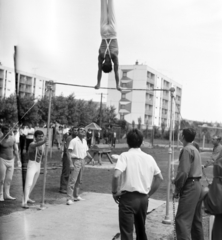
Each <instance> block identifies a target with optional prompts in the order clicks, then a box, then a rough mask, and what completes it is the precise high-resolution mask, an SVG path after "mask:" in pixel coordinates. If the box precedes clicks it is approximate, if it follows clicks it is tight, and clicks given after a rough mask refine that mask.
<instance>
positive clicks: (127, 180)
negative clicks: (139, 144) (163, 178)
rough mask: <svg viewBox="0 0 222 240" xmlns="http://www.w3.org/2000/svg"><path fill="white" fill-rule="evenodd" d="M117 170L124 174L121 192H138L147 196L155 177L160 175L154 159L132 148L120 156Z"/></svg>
mask: <svg viewBox="0 0 222 240" xmlns="http://www.w3.org/2000/svg"><path fill="white" fill-rule="evenodd" d="M115 169H119V170H120V171H121V172H122V179H121V191H130V192H133V191H138V192H141V193H145V194H147V193H148V192H149V190H150V187H151V184H152V181H153V176H154V175H156V174H159V173H160V169H159V168H158V166H157V164H156V161H155V160H154V158H153V157H152V156H150V155H148V154H146V153H144V152H142V151H141V149H140V148H131V149H130V150H129V151H128V152H124V153H122V154H121V155H120V159H119V160H118V162H117V164H116V167H115Z"/></svg>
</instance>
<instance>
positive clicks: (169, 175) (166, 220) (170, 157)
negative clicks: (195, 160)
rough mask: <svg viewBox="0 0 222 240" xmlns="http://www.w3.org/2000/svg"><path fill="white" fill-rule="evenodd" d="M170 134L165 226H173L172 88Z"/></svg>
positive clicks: (172, 90)
mask: <svg viewBox="0 0 222 240" xmlns="http://www.w3.org/2000/svg"><path fill="white" fill-rule="evenodd" d="M169 91H170V97H171V103H170V133H169V151H168V153H169V161H168V178H167V197H166V216H165V219H164V220H163V221H162V223H164V224H171V220H170V217H169V203H170V185H171V163H172V118H173V97H174V95H173V94H174V91H175V88H173V87H172V88H170V89H169Z"/></svg>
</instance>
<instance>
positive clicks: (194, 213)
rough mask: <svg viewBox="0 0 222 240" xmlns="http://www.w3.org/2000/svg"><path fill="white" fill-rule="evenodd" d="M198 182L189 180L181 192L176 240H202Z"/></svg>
mask: <svg viewBox="0 0 222 240" xmlns="http://www.w3.org/2000/svg"><path fill="white" fill-rule="evenodd" d="M201 191H202V186H201V183H200V181H195V180H189V181H187V182H186V183H185V186H184V187H183V190H182V192H181V196H180V200H179V205H178V209H177V214H176V219H175V222H176V233H177V240H190V239H192V240H204V234H203V227H202V213H201V204H202V201H201V200H200V199H201V198H200V197H201Z"/></svg>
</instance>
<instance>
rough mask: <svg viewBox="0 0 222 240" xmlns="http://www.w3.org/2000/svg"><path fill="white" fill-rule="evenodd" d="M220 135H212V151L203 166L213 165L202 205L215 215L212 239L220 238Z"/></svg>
mask: <svg viewBox="0 0 222 240" xmlns="http://www.w3.org/2000/svg"><path fill="white" fill-rule="evenodd" d="M220 141H221V137H220V136H213V138H212V143H213V146H214V148H213V153H212V156H211V159H210V161H208V162H207V164H206V165H205V166H204V167H208V166H210V165H213V182H212V184H210V185H209V191H208V193H207V195H206V196H205V198H204V206H205V209H206V210H207V212H208V213H210V214H212V215H215V218H214V225H213V230H212V240H219V239H222V145H221V143H220Z"/></svg>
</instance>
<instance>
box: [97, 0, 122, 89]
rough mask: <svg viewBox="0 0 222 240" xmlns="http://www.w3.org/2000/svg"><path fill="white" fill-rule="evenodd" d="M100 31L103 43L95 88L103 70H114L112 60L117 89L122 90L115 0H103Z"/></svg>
mask: <svg viewBox="0 0 222 240" xmlns="http://www.w3.org/2000/svg"><path fill="white" fill-rule="evenodd" d="M100 33H101V37H102V43H101V45H100V48H99V57H98V61H99V62H98V74H97V85H96V86H95V89H99V88H100V82H101V78H102V71H103V72H105V73H109V72H111V71H112V62H113V64H114V73H115V79H116V89H117V90H119V91H121V90H122V88H121V87H120V82H119V73H118V67H119V61H118V53H119V50H118V42H117V34H116V19H115V14H114V7H113V0H101V19H100Z"/></svg>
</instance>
